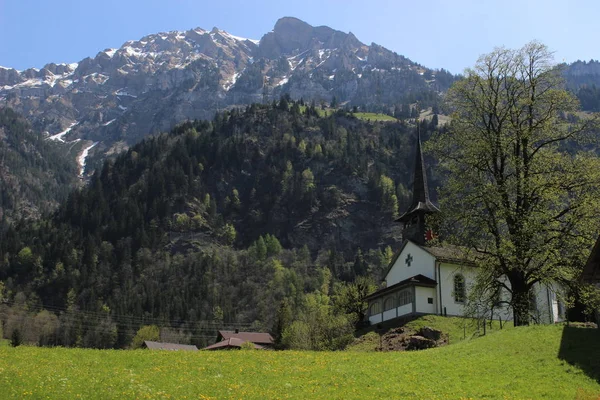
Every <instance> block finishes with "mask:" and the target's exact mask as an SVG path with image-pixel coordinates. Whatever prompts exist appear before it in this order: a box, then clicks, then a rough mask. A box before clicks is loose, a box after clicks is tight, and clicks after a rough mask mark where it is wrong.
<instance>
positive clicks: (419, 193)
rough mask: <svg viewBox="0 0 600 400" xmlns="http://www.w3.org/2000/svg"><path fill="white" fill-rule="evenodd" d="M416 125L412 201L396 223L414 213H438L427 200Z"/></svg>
mask: <svg viewBox="0 0 600 400" xmlns="http://www.w3.org/2000/svg"><path fill="white" fill-rule="evenodd" d="M418 126H419V125H418V124H417V152H416V156H415V157H416V159H415V171H414V176H413V199H412V203H411V204H410V206H409V207H408V210H407V211H406V212H405V213H404V214H402V215H401V216H400V217H399V218H398V219H397V220H396V221H400V222H404V221H407V220H408V219H410V217H411V216H412V215H413V214H414V213H415V212H416V211H423V212H425V213H428V214H431V213H435V212H438V211H440V210H439V209H438V208H437V207H436V206H434V205H433V203H432V202H431V201H430V200H429V187H428V185H427V174H426V172H425V162H424V161H423V151H422V149H421V131H420V130H419V128H418Z"/></svg>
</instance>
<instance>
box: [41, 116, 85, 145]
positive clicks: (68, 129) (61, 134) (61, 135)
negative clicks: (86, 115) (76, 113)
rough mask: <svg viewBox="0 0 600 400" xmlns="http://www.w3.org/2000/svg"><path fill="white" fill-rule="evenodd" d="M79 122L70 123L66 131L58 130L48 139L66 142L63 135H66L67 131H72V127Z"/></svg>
mask: <svg viewBox="0 0 600 400" xmlns="http://www.w3.org/2000/svg"><path fill="white" fill-rule="evenodd" d="M78 123H79V122H77V121H75V122H73V123H72V124H71V125H69V127H68V128H67V129H65V130H64V131H62V132H58V133H57V134H56V135H52V136H50V137H48V138H47V139H48V140H55V141H58V142H62V143H65V140H64V139H63V137H64V136H65V135H66V134H67V133H69V132H71V129H73V127H74V126H75V125H77V124H78Z"/></svg>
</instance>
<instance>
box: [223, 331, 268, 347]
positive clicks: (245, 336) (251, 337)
mask: <svg viewBox="0 0 600 400" xmlns="http://www.w3.org/2000/svg"><path fill="white" fill-rule="evenodd" d="M219 338H222V339H229V338H236V339H241V340H243V341H245V342H252V343H258V344H273V342H274V340H273V336H271V335H270V334H268V333H264V332H236V331H219V336H218V338H217V340H218V339H219Z"/></svg>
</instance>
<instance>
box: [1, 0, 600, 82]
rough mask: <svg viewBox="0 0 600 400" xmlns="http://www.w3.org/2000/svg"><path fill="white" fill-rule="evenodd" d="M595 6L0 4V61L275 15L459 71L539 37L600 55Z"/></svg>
mask: <svg viewBox="0 0 600 400" xmlns="http://www.w3.org/2000/svg"><path fill="white" fill-rule="evenodd" d="M598 15H600V1H598V0H571V1H570V2H567V1H564V0H562V1H557V0H545V1H543V0H504V1H499V0H494V1H492V0H449V1H443V0H426V1H415V0H413V1H404V0H362V1H356V0H344V1H342V0H318V1H316V0H301V1H275V0H273V1H260V0H254V1H238V0H226V1H223V0H210V1H201V0H169V1H164V0H144V1H142V0H102V1H89V0H0V38H1V39H0V65H2V66H5V67H12V68H16V69H20V70H21V69H26V68H29V67H37V68H40V67H42V66H43V65H44V64H46V63H49V62H56V63H59V62H67V63H70V62H77V61H80V60H81V59H83V58H85V57H88V56H94V55H95V54H96V53H97V52H98V51H101V50H103V49H105V48H109V47H120V46H121V44H123V42H125V41H127V40H131V39H139V38H141V37H142V36H144V35H147V34H150V33H157V32H164V31H171V30H187V29H191V28H195V27H201V28H204V29H211V28H212V27H214V26H216V27H218V28H220V29H223V30H226V31H228V32H229V33H231V34H234V35H237V36H243V37H248V38H251V39H260V38H261V36H262V35H263V34H265V33H266V32H268V31H270V30H271V29H272V28H273V26H274V24H275V22H276V21H277V19H278V18H280V17H283V16H294V17H297V18H300V19H302V20H304V21H306V22H308V23H310V24H311V25H315V26H317V25H327V26H330V27H332V28H334V29H338V30H341V31H344V32H349V31H351V32H352V33H354V34H355V35H356V37H357V38H358V39H359V40H361V41H362V42H363V43H366V44H370V43H371V42H375V43H377V44H380V45H382V46H385V47H387V48H389V49H391V50H393V51H395V52H397V53H399V54H402V55H405V56H406V57H408V58H410V59H412V60H413V61H416V62H418V63H420V64H422V65H425V66H427V67H431V68H446V69H448V70H450V71H451V72H453V73H459V72H462V71H463V69H464V68H465V67H469V66H472V65H473V64H474V63H475V61H476V60H477V57H478V56H479V55H481V54H484V53H489V52H490V51H492V50H493V49H494V47H497V46H506V47H509V48H518V47H521V46H522V45H523V44H525V43H527V42H529V41H531V40H533V39H536V40H539V41H541V42H542V43H544V44H546V45H547V46H548V47H549V48H550V49H551V50H553V51H555V58H556V61H558V62H561V61H566V62H572V61H575V60H577V59H581V60H589V59H592V58H593V59H598V58H600V46H598V44H597V40H598V36H599V33H600V28H599V27H598V26H599V25H598V22H597V18H598Z"/></svg>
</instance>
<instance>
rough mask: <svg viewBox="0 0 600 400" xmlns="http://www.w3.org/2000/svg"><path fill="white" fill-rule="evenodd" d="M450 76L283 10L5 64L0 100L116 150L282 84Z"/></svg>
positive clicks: (360, 98)
mask: <svg viewBox="0 0 600 400" xmlns="http://www.w3.org/2000/svg"><path fill="white" fill-rule="evenodd" d="M447 84H448V83H447V79H445V80H444V82H441V80H437V79H436V72H435V71H431V70H428V69H427V68H424V67H422V66H420V65H418V64H416V63H414V62H412V61H410V60H409V59H407V58H405V57H403V56H400V55H398V54H396V53H393V52H391V51H389V50H387V49H385V48H383V47H381V46H378V45H376V44H371V45H370V46H367V45H365V44H363V43H361V42H360V41H359V40H358V39H357V38H356V37H355V36H354V35H353V34H352V33H344V32H340V31H336V30H334V29H331V28H329V27H325V26H321V27H312V26H310V25H309V24H307V23H305V22H303V21H300V20H298V19H295V18H282V19H280V20H279V21H277V23H276V24H275V27H274V29H273V31H271V32H269V33H267V34H266V35H264V36H263V37H262V39H261V40H260V41H258V40H251V39H246V38H240V37H237V36H233V35H231V34H229V33H227V32H224V31H221V30H219V29H217V28H213V29H212V30H210V31H206V30H204V29H200V28H197V29H192V30H189V31H185V32H168V33H158V34H154V35H149V36H146V37H143V38H142V39H140V40H137V41H128V42H126V43H124V44H123V46H121V47H120V48H119V49H106V50H104V51H101V52H99V53H98V54H96V56H95V57H93V58H85V59H84V60H81V61H80V62H79V63H74V64H53V63H52V64H48V65H46V66H45V67H44V68H42V69H41V70H37V69H28V70H25V71H16V70H14V69H7V68H0V106H9V107H11V108H13V109H15V110H16V111H18V112H20V113H22V114H23V115H25V116H27V117H28V118H29V119H30V120H31V121H32V122H33V123H34V125H35V126H36V127H37V128H38V129H40V130H41V131H45V132H47V135H48V138H49V139H53V140H57V141H62V142H65V143H67V144H68V143H72V142H73V141H75V140H77V139H79V140H83V142H82V143H85V144H86V145H87V146H88V147H89V146H90V145H91V144H93V143H96V142H98V145H97V146H95V147H94V148H93V150H91V152H92V153H93V152H96V153H97V154H110V153H114V152H116V151H119V150H121V149H123V148H126V147H127V146H128V145H130V144H132V143H135V142H137V141H138V140H139V139H141V138H142V137H143V136H145V135H147V134H151V133H155V132H158V131H165V130H167V129H169V128H170V127H172V126H173V125H174V124H176V123H178V122H181V121H182V120H185V119H202V118H210V117H212V116H213V115H214V112H215V111H216V110H218V109H223V108H226V107H231V106H236V105H244V104H249V103H252V102H263V101H271V100H272V99H275V98H279V96H281V95H282V94H285V93H288V94H290V95H291V97H292V98H296V99H299V98H304V99H305V100H307V101H316V102H317V103H318V102H322V101H324V102H329V101H331V100H332V99H333V98H334V97H335V98H336V99H337V100H338V101H339V102H347V103H348V104H349V105H358V106H361V105H369V104H389V105H393V104H396V103H398V102H401V101H403V100H405V99H407V96H409V95H410V94H411V93H413V92H421V91H424V90H425V91H427V90H430V91H442V90H445V89H446V87H447ZM86 154H87V153H86Z"/></svg>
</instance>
